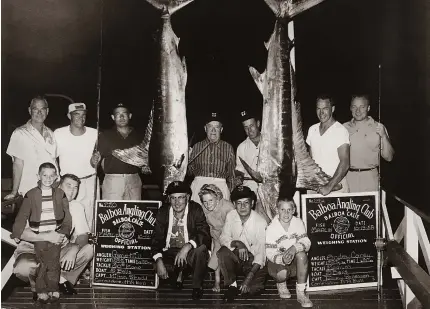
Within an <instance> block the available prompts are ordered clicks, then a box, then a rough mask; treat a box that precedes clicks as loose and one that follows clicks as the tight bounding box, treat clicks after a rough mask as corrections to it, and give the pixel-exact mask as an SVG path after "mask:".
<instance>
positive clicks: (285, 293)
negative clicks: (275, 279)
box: [276, 281, 291, 298]
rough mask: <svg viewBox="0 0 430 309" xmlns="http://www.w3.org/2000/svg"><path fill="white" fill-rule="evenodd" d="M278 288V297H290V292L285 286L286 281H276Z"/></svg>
mask: <svg viewBox="0 0 430 309" xmlns="http://www.w3.org/2000/svg"><path fill="white" fill-rule="evenodd" d="M276 287H277V288H278V293H279V297H281V298H291V293H290V291H289V290H288V288H287V282H285V281H284V282H281V283H276Z"/></svg>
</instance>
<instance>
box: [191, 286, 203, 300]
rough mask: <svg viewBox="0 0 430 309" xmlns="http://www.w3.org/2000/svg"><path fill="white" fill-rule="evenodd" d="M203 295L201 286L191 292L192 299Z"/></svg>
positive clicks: (197, 298)
mask: <svg viewBox="0 0 430 309" xmlns="http://www.w3.org/2000/svg"><path fill="white" fill-rule="evenodd" d="M202 296H203V288H194V289H193V293H192V294H191V298H192V299H193V300H199V299H201V298H202Z"/></svg>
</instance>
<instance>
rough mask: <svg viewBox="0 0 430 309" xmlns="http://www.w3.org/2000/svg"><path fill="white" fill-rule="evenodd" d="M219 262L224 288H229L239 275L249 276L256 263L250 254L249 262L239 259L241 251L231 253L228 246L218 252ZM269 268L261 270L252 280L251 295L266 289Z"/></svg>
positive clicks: (236, 250)
mask: <svg viewBox="0 0 430 309" xmlns="http://www.w3.org/2000/svg"><path fill="white" fill-rule="evenodd" d="M217 255H218V260H219V267H220V269H221V273H222V275H223V277H224V286H225V287H228V286H229V285H230V284H232V283H233V282H235V281H236V279H237V275H244V276H247V275H248V273H249V272H250V271H251V268H252V263H253V262H254V255H253V254H252V253H251V252H248V255H249V258H248V260H247V261H242V260H241V259H239V250H238V249H234V250H233V251H231V250H230V249H229V248H227V247H226V246H222V247H221V248H220V249H219V250H218V253H217ZM266 275H267V267H266V266H264V267H263V268H260V269H259V270H258V271H257V272H256V273H255V274H254V277H253V278H252V280H251V283H250V284H249V288H250V291H251V293H255V292H257V291H259V290H262V289H264V283H265V281H266Z"/></svg>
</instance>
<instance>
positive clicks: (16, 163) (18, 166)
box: [4, 157, 24, 200]
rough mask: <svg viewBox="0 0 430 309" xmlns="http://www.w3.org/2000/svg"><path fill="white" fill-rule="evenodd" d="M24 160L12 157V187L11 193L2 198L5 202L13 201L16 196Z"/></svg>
mask: <svg viewBox="0 0 430 309" xmlns="http://www.w3.org/2000/svg"><path fill="white" fill-rule="evenodd" d="M23 169H24V160H22V159H19V158H17V157H13V165H12V173H13V178H12V179H13V185H12V192H11V193H10V194H8V195H6V196H5V197H4V199H5V200H10V199H13V198H14V197H15V196H16V195H17V194H18V189H19V184H20V183H21V178H22V171H23Z"/></svg>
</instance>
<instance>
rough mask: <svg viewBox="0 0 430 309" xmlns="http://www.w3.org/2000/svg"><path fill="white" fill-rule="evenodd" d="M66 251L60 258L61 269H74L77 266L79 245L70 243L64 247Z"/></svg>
mask: <svg viewBox="0 0 430 309" xmlns="http://www.w3.org/2000/svg"><path fill="white" fill-rule="evenodd" d="M64 250H66V252H65V253H64V254H63V256H62V257H61V258H60V264H61V269H62V270H64V271H69V270H72V269H73V268H74V267H75V263H76V256H77V254H78V252H79V246H78V245H74V244H70V245H69V246H67V247H66V248H64Z"/></svg>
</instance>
